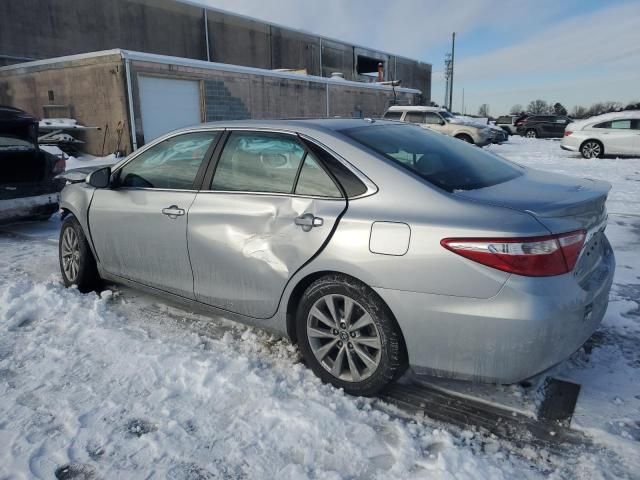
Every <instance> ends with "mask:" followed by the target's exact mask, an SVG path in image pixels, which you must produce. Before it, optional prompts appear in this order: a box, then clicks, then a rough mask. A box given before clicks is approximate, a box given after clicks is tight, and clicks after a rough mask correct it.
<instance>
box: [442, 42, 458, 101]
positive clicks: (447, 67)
mask: <svg viewBox="0 0 640 480" xmlns="http://www.w3.org/2000/svg"><path fill="white" fill-rule="evenodd" d="M455 44H456V34H455V32H453V43H452V44H451V53H447V54H446V55H445V56H444V81H445V87H444V104H443V106H444V107H445V108H447V109H448V110H449V111H451V109H452V108H453V60H454V53H455Z"/></svg>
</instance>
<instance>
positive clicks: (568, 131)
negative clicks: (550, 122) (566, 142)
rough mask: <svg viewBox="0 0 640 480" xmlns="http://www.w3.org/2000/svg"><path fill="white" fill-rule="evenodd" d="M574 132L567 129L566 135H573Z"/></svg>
mask: <svg viewBox="0 0 640 480" xmlns="http://www.w3.org/2000/svg"><path fill="white" fill-rule="evenodd" d="M572 133H573V132H572V131H571V130H565V131H564V136H565V137H568V136H569V135H571V134H572Z"/></svg>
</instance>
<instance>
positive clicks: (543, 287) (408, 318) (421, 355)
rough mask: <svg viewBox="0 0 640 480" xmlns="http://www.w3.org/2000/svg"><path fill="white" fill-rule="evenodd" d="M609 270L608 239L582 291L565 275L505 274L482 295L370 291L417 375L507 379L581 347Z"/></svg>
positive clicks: (601, 310)
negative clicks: (388, 314) (390, 315)
mask: <svg viewBox="0 0 640 480" xmlns="http://www.w3.org/2000/svg"><path fill="white" fill-rule="evenodd" d="M614 270H615V259H614V256H613V252H612V250H611V247H610V246H609V245H608V243H607V247H606V252H605V254H603V256H602V259H601V260H600V261H599V263H598V265H597V267H596V268H595V269H594V270H593V271H592V272H591V273H590V274H589V278H590V280H589V281H587V282H584V281H581V284H583V285H588V286H587V287H585V288H583V287H581V286H580V284H579V283H578V281H577V280H576V278H575V277H574V275H573V273H568V274H565V275H559V276H556V277H546V278H531V277H521V276H517V275H512V276H511V277H509V279H508V280H507V282H506V283H505V285H504V286H503V288H502V289H501V290H500V292H499V293H498V294H497V295H495V296H494V297H492V298H489V299H478V298H467V297H453V296H445V295H429V294H422V293H416V292H407V291H398V290H388V289H381V288H376V289H375V290H376V291H377V293H378V294H379V295H380V296H381V297H382V298H383V299H384V300H385V301H386V302H387V304H388V305H389V307H390V308H391V310H392V311H393V312H394V314H395V316H396V319H397V320H398V323H399V325H400V328H401V329H402V332H403V335H404V339H405V343H406V345H407V349H408V354H409V363H410V365H411V367H412V368H413V370H414V371H415V372H416V373H417V374H428V375H435V376H443V377H449V378H458V379H464V380H472V381H477V382H491V383H505V384H508V383H515V382H518V381H521V380H524V379H526V378H529V377H532V376H534V375H536V374H538V373H540V372H542V371H544V370H547V369H548V368H550V367H552V366H553V365H555V364H557V363H559V362H561V361H563V360H565V359H566V358H568V357H569V356H570V355H571V354H572V353H573V352H575V351H576V350H578V349H579V348H580V347H581V346H582V345H583V344H584V342H585V341H586V340H587V339H588V338H589V337H590V336H591V335H592V334H593V332H594V331H595V330H596V329H597V327H598V325H599V324H600V322H601V321H602V318H603V317H604V314H605V312H606V309H607V305H608V299H609V290H610V289H611V283H612V281H613V273H614Z"/></svg>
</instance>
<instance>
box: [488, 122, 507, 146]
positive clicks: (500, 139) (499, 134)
mask: <svg viewBox="0 0 640 480" xmlns="http://www.w3.org/2000/svg"><path fill="white" fill-rule="evenodd" d="M487 127H489V129H490V130H491V133H492V134H493V138H492V140H491V141H492V143H504V142H506V141H508V140H509V134H508V133H507V132H505V131H504V130H503V129H502V128H500V127H498V126H497V125H491V124H488V125H487Z"/></svg>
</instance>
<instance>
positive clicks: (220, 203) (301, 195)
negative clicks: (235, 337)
mask: <svg viewBox="0 0 640 480" xmlns="http://www.w3.org/2000/svg"><path fill="white" fill-rule="evenodd" d="M212 163H214V162H212ZM209 178H210V179H211V180H209ZM206 188H208V190H205V189H206ZM345 208H346V201H345V199H344V198H343V195H342V193H341V190H340V188H339V187H338V186H337V184H336V183H335V182H334V180H333V179H332V177H331V176H330V174H329V173H328V172H327V171H326V170H325V168H324V167H323V164H322V161H321V160H320V159H319V158H317V156H316V155H314V154H313V153H312V152H310V151H307V149H306V148H305V146H304V145H303V144H302V143H301V142H300V140H299V139H298V137H297V136H296V135H292V134H286V133H267V132H253V131H234V132H232V133H230V134H229V136H228V138H227V139H226V142H225V145H224V147H223V149H222V151H221V153H220V154H219V159H218V161H217V164H216V165H215V172H208V174H207V177H205V185H204V186H203V190H202V191H200V192H199V193H198V195H197V196H196V199H195V201H194V202H193V205H192V206H191V209H190V210H189V225H188V239H189V253H190V256H191V263H192V265H193V275H194V289H195V295H196V299H197V300H199V301H202V302H204V303H207V304H209V305H213V306H215V307H218V308H222V309H225V310H229V311H231V312H235V313H239V314H242V315H247V316H251V317H254V318H269V317H271V316H273V314H275V312H276V310H277V308H278V304H279V301H280V297H281V295H282V292H283V291H284V288H285V286H286V284H287V282H288V280H289V279H290V278H291V276H292V275H293V274H294V273H295V272H296V271H297V270H298V269H300V267H302V266H303V265H304V264H305V263H306V262H307V261H309V260H310V259H311V258H312V257H313V256H314V255H315V254H316V253H317V252H318V251H319V250H320V249H321V248H322V246H323V244H324V243H325V242H326V241H327V239H328V238H329V236H330V235H331V232H332V229H333V227H334V225H335V223H336V222H337V221H338V218H339V216H340V215H341V213H342V212H343V211H344V209H345Z"/></svg>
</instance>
